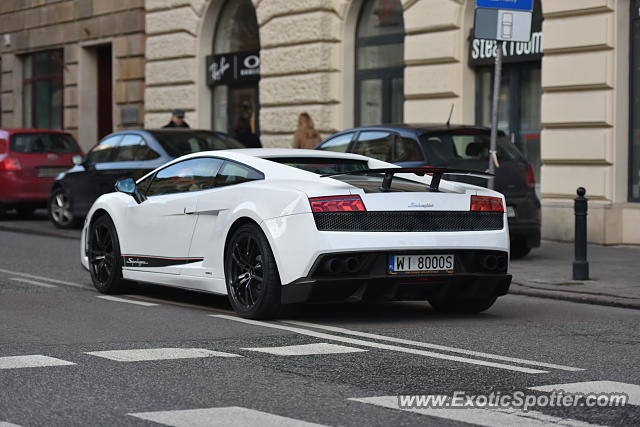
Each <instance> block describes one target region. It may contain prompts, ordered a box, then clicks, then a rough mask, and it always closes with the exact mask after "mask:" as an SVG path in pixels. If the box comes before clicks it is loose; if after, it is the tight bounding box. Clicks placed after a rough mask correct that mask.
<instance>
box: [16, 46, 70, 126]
mask: <svg viewBox="0 0 640 427" xmlns="http://www.w3.org/2000/svg"><path fill="white" fill-rule="evenodd" d="M23 64H24V66H23V92H22V99H23V125H24V127H26V128H35V129H62V125H63V121H62V111H63V104H62V88H63V86H62V76H63V72H64V63H63V54H62V50H50V51H46V52H38V53H34V54H31V55H27V56H25V57H24V63H23Z"/></svg>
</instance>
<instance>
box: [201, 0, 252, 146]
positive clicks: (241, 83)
mask: <svg viewBox="0 0 640 427" xmlns="http://www.w3.org/2000/svg"><path fill="white" fill-rule="evenodd" d="M208 69H209V72H210V74H211V80H212V81H211V82H210V85H211V86H212V89H213V128H214V129H215V130H218V131H222V132H227V133H230V134H232V135H233V136H235V137H236V138H238V139H240V140H241V142H243V143H245V144H246V143H247V141H246V140H247V139H255V137H256V136H257V135H259V134H260V124H259V120H258V117H259V114H258V109H259V98H258V94H259V88H258V82H259V80H260V29H259V26H258V18H257V16H256V9H255V7H254V6H253V3H252V2H251V0H228V1H227V2H225V4H224V7H223V8H222V11H221V12H220V16H219V18H218V23H217V25H216V31H215V35H214V40H213V55H212V56H211V57H210V59H209V65H208Z"/></svg>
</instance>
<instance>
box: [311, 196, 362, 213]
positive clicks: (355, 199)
mask: <svg viewBox="0 0 640 427" xmlns="http://www.w3.org/2000/svg"><path fill="white" fill-rule="evenodd" d="M309 203H310V204H311V212H364V211H366V210H367V208H365V207H364V203H362V199H361V198H360V196H331V197H313V198H310V199H309Z"/></svg>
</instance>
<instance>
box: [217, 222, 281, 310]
mask: <svg viewBox="0 0 640 427" xmlns="http://www.w3.org/2000/svg"><path fill="white" fill-rule="evenodd" d="M225 276H226V282H227V293H228V296H229V301H230V302H231V305H232V307H233V309H234V310H235V311H236V313H238V315H240V316H242V317H246V318H250V319H264V318H270V317H273V316H275V315H276V313H277V312H278V311H279V309H280V294H281V289H280V287H281V284H280V277H279V274H278V270H277V268H276V262H275V259H274V257H273V253H272V252H271V248H270V247H269V243H268V241H267V238H266V237H265V236H264V234H263V233H262V230H261V229H260V227H258V226H257V225H255V224H245V225H243V226H241V227H240V228H238V229H237V230H236V232H235V233H234V234H233V236H232V237H231V240H230V241H229V244H228V246H227V251H226V256H225Z"/></svg>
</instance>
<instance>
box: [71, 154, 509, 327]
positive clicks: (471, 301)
mask: <svg viewBox="0 0 640 427" xmlns="http://www.w3.org/2000/svg"><path fill="white" fill-rule="evenodd" d="M443 174H447V176H448V174H475V175H477V174H480V175H483V174H482V173H478V172H473V171H460V170H450V169H442V168H429V167H421V168H399V167H397V166H395V165H392V164H389V163H385V162H381V161H378V160H374V159H370V158H367V157H363V156H359V155H355V154H342V153H332V152H327V151H311V150H292V149H260V150H253V149H245V150H229V151H215V152H203V153H196V154H191V155H188V156H184V157H181V158H179V159H176V160H174V161H172V162H170V163H168V164H166V165H164V166H162V167H160V168H158V169H157V170H155V171H153V172H151V173H149V174H148V175H146V176H145V177H143V178H141V179H140V180H138V181H137V182H135V181H133V179H126V180H122V181H119V182H118V183H117V184H116V190H117V191H116V192H114V193H110V194H106V195H104V196H102V197H100V198H99V199H98V200H97V201H96V202H95V204H94V205H93V207H92V208H91V210H90V212H89V214H88V215H87V219H86V221H85V224H84V227H83V230H82V249H81V261H82V264H83V265H84V266H85V267H86V268H87V269H88V270H89V271H90V273H91V278H92V280H93V283H94V285H95V287H96V288H97V289H98V291H100V292H103V293H118V292H120V291H122V290H123V289H124V287H125V285H126V284H127V281H136V282H146V283H157V284H161V285H167V286H175V287H180V288H188V289H194V290H198V291H205V292H212V293H216V294H223V295H228V298H229V300H230V302H231V304H232V306H233V308H234V309H235V310H236V312H237V313H238V314H239V315H240V316H243V317H248V318H269V317H273V316H276V315H277V313H278V312H279V310H280V308H282V307H283V306H286V305H288V304H295V303H302V302H307V301H343V300H349V301H351V300H371V299H382V300H427V301H429V303H430V304H431V305H432V306H433V307H434V308H435V309H436V310H439V311H443V312H467V313H468V312H479V311H483V310H486V309H488V308H489V307H490V306H491V305H492V304H493V303H494V302H495V300H496V297H498V296H501V295H504V294H505V293H506V292H507V290H508V288H509V285H510V283H511V275H509V274H507V268H508V263H509V235H508V228H507V217H506V214H505V209H504V206H505V202H504V197H503V196H502V195H501V194H500V193H497V192H494V191H491V190H488V189H486V188H482V187H477V186H472V185H468V184H463V183H458V182H452V181H447V180H444V179H442V177H443Z"/></svg>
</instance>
